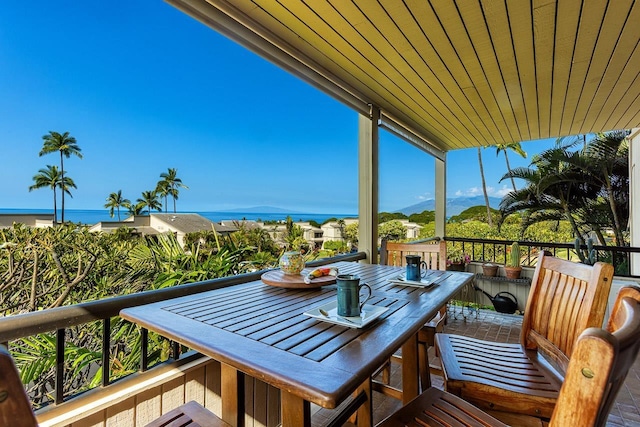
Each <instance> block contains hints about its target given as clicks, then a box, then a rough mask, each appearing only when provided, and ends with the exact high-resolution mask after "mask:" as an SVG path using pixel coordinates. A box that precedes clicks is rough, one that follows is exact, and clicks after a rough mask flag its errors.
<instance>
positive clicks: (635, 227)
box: [628, 128, 640, 275]
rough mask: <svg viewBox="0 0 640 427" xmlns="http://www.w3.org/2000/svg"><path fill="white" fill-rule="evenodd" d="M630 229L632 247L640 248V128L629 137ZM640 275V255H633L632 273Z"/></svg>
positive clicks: (635, 129)
mask: <svg viewBox="0 0 640 427" xmlns="http://www.w3.org/2000/svg"><path fill="white" fill-rule="evenodd" d="M628 138H629V222H630V224H629V229H630V237H631V246H633V247H638V246H640V128H634V129H632V130H631V134H630V135H629V137H628ZM629 272H630V273H631V274H633V275H638V274H640V254H636V253H632V254H631V262H630V271H629Z"/></svg>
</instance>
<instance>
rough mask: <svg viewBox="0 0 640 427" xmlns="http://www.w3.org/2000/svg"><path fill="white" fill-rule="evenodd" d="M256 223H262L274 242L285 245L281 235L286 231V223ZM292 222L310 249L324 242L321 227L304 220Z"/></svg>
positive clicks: (320, 245)
mask: <svg viewBox="0 0 640 427" xmlns="http://www.w3.org/2000/svg"><path fill="white" fill-rule="evenodd" d="M258 224H262V228H264V229H265V230H267V232H268V233H269V236H271V238H272V239H273V241H274V242H276V243H277V244H278V245H280V246H284V245H285V241H284V238H283V237H284V234H285V233H286V231H287V225H286V224H282V223H280V224H264V223H258ZM294 224H295V225H297V226H298V227H300V228H301V229H302V235H303V237H304V239H305V240H306V241H307V243H309V246H310V247H311V248H312V249H317V248H320V247H322V243H323V242H324V237H323V231H322V229H321V228H319V227H314V226H313V225H311V224H310V223H309V222H306V221H301V222H295V223H294Z"/></svg>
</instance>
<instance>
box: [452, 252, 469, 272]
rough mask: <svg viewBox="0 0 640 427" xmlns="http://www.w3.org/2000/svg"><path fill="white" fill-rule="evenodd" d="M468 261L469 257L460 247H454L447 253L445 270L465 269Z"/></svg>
mask: <svg viewBox="0 0 640 427" xmlns="http://www.w3.org/2000/svg"><path fill="white" fill-rule="evenodd" d="M470 262H471V257H470V256H469V255H468V254H465V253H463V252H462V250H460V249H457V248H454V249H453V250H451V252H449V253H448V254H447V270H449V271H465V270H466V266H467V264H469V263H470Z"/></svg>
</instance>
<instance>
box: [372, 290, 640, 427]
mask: <svg viewBox="0 0 640 427" xmlns="http://www.w3.org/2000/svg"><path fill="white" fill-rule="evenodd" d="M573 349H574V351H573V353H572V355H571V358H570V361H569V364H568V368H567V373H566V377H565V381H564V384H563V385H562V388H561V389H560V393H559V395H558V400H557V404H556V406H555V409H554V411H553V413H552V415H551V420H550V423H549V425H550V426H551V427H565V426H572V427H587V426H588V427H592V426H604V425H605V424H606V422H607V415H608V414H609V411H610V410H611V406H612V404H613V402H614V400H615V397H616V395H617V394H618V391H619V390H620V387H621V386H622V383H623V382H624V379H625V377H626V376H627V373H628V372H629V369H630V368H631V366H632V365H633V363H634V362H635V360H636V358H637V356H638V350H639V349H640V288H639V287H636V286H630V287H625V288H622V289H621V290H620V292H619V293H618V297H617V299H616V303H615V306H614V309H613V312H612V315H611V318H610V320H609V323H608V326H607V330H603V329H600V328H589V329H586V330H585V331H584V332H582V334H580V336H579V338H578V340H577V341H576V343H575V345H574V346H573ZM418 425H421V426H424V425H428V426H442V425H449V426H452V427H455V426H483V427H487V426H495V427H504V426H506V424H503V423H502V422H501V421H498V420H497V419H495V418H493V417H491V416H489V415H488V414H487V413H485V412H483V411H481V410H480V409H478V408H476V407H475V406H473V405H471V404H469V403H468V402H466V401H464V400H463V399H461V398H459V397H458V396H455V395H453V394H450V393H447V392H444V391H442V390H438V389H436V388H430V389H428V390H427V391H426V392H424V393H423V394H421V395H420V396H418V397H417V398H416V399H414V400H413V401H411V402H410V403H409V404H407V405H406V406H404V407H403V408H401V409H400V410H399V411H397V412H396V413H394V414H392V415H391V416H389V417H388V418H387V419H385V420H384V421H382V422H381V423H380V424H378V427H392V426H418ZM517 425H521V424H517Z"/></svg>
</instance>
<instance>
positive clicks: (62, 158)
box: [60, 151, 64, 224]
mask: <svg viewBox="0 0 640 427" xmlns="http://www.w3.org/2000/svg"><path fill="white" fill-rule="evenodd" d="M60 176H61V177H62V178H61V180H60V183H61V185H62V186H61V187H60V190H61V191H60V193H62V201H61V207H62V211H61V212H60V222H61V223H63V224H64V156H63V155H62V151H60Z"/></svg>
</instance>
